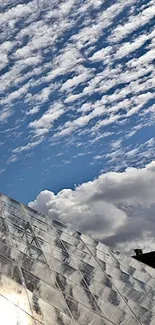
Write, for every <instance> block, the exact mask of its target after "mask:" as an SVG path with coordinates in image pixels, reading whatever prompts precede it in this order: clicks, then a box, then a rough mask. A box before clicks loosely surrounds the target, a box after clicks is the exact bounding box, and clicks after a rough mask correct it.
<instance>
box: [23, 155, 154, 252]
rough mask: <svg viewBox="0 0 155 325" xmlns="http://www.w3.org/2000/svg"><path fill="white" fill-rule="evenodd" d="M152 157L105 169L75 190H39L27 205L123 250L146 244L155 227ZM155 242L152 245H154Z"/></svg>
mask: <svg viewBox="0 0 155 325" xmlns="http://www.w3.org/2000/svg"><path fill="white" fill-rule="evenodd" d="M154 193H155V161H152V162H151V163H150V164H148V165H146V166H145V167H143V168H141V169H138V168H127V169H126V170H125V171H124V172H107V173H104V174H101V175H100V176H99V177H98V178H97V179H95V180H93V181H89V182H87V183H83V184H81V185H79V186H77V187H76V188H75V189H74V190H71V189H64V190H62V191H60V192H59V193H57V194H56V195H55V194H54V193H53V192H51V191H48V190H44V191H42V192H41V193H40V194H39V195H38V196H37V198H36V199H35V200H34V201H32V202H30V203H29V206H30V207H32V208H34V209H36V210H39V211H40V212H43V213H45V214H48V215H49V217H50V218H52V219H58V220H59V221H61V222H62V223H64V224H67V225H68V226H70V227H72V228H75V229H78V230H80V231H82V232H84V233H87V234H89V235H91V236H93V237H94V238H97V239H100V240H103V241H104V242H106V243H108V244H110V245H112V246H115V247H122V248H123V245H124V243H125V246H124V248H123V249H124V250H126V248H127V250H130V251H131V250H132V248H135V247H136V245H139V246H140V247H141V248H144V249H145V248H147V247H148V244H147V236H146V235H147V234H148V233H149V241H150V242H151V240H152V239H153V238H154V231H155V217H154V215H155V198H154ZM154 246H155V245H154Z"/></svg>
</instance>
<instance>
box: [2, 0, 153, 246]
mask: <svg viewBox="0 0 155 325" xmlns="http://www.w3.org/2000/svg"><path fill="white" fill-rule="evenodd" d="M0 30H1V32H0V191H1V192H2V193H4V194H6V195H9V196H11V197H13V198H14V199H17V200H18V201H21V202H23V203H25V204H29V205H30V206H31V207H33V208H35V209H37V210H39V211H41V212H44V213H47V214H49V215H50V216H51V217H52V218H57V219H59V220H60V221H62V222H64V223H66V224H68V225H69V226H71V227H74V228H77V229H79V230H81V231H83V232H85V233H87V234H89V235H91V236H93V237H94V238H97V239H99V240H101V241H104V242H106V243H107V244H109V245H112V246H115V247H117V248H119V249H122V250H126V251H131V249H133V248H135V246H136V247H137V246H139V247H140V248H144V249H150V248H153V249H155V243H154V238H153V233H154V227H155V199H154V193H155V153H154V152H155V150H154V148H155V68H154V66H155V2H154V0H150V1H148V0H147V1H146V0H126V1H124V0H116V1H114V0H113V1H111V0H108V1H107V0H83V1H81V0H66V1H65V0H32V1H27V0H21V1H20V0H5V1H2V0H0ZM124 243H125V245H124Z"/></svg>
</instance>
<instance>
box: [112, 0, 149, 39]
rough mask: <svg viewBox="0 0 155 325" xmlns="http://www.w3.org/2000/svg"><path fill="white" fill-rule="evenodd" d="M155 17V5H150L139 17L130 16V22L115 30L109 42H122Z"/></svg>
mask: <svg viewBox="0 0 155 325" xmlns="http://www.w3.org/2000/svg"><path fill="white" fill-rule="evenodd" d="M154 17H155V5H154V4H153V5H150V7H149V8H146V9H144V10H143V11H142V12H140V13H139V15H137V16H130V17H129V20H128V22H126V23H125V24H124V25H120V26H118V27H116V28H115V30H114V32H113V33H112V35H111V36H110V37H109V40H110V41H112V42H120V41H121V40H122V39H123V38H124V37H126V36H127V35H129V34H130V33H132V32H133V31H135V30H136V29H138V28H139V27H142V26H144V25H145V24H146V23H148V22H149V21H150V20H151V19H153V18H154Z"/></svg>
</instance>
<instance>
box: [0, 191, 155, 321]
mask: <svg viewBox="0 0 155 325" xmlns="http://www.w3.org/2000/svg"><path fill="white" fill-rule="evenodd" d="M0 309H1V323H2V324H6V325H17V324H18V325H32V324H33V325H39V324H40V325H41V324H42V325H106V324H107V325H110V324H115V325H120V324H121V325H136V324H141V325H142V324H146V325H149V324H150V325H154V324H155V269H152V268H150V267H149V266H147V265H144V264H143V263H140V262H138V261H136V260H134V259H133V258H131V257H129V256H126V255H125V254H122V253H120V252H118V251H116V250H114V249H112V248H110V247H108V246H106V245H104V244H103V243H100V242H98V241H96V240H94V239H92V238H90V237H88V236H86V235H84V234H81V233H80V232H78V231H75V230H72V229H70V228H68V227H67V226H65V225H63V224H61V223H60V222H59V221H56V220H52V218H49V217H48V216H44V215H43V214H40V213H39V212H36V211H34V210H32V209H30V208H29V207H26V206H24V205H22V204H21V203H19V202H16V201H14V200H12V199H10V198H9V197H6V196H4V195H0ZM8 311H9V312H8Z"/></svg>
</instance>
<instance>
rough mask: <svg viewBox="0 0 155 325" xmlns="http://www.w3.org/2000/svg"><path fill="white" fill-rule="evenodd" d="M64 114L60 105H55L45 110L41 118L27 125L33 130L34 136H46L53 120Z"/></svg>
mask: <svg viewBox="0 0 155 325" xmlns="http://www.w3.org/2000/svg"><path fill="white" fill-rule="evenodd" d="M63 113H64V108H63V105H62V103H55V105H54V106H53V107H51V108H50V109H49V110H47V111H46V112H45V113H44V114H43V115H42V117H40V118H39V119H38V120H34V121H32V122H30V123H29V127H30V128H31V129H33V131H34V133H35V135H36V136H40V135H43V134H46V133H47V132H48V131H49V130H50V129H51V128H52V125H53V123H54V121H55V120H57V119H58V118H59V117H60V116H61V115H62V114H63Z"/></svg>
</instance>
